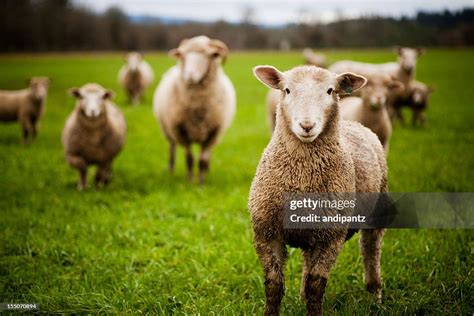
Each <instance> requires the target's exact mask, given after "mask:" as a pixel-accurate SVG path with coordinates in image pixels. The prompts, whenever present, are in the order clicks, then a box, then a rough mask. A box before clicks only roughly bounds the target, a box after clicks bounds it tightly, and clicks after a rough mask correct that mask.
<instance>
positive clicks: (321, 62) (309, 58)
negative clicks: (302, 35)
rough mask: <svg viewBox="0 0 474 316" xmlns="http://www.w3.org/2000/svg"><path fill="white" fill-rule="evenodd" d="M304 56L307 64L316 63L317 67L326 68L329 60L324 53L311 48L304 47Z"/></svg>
mask: <svg viewBox="0 0 474 316" xmlns="http://www.w3.org/2000/svg"><path fill="white" fill-rule="evenodd" d="M303 57H304V61H305V64H307V65H314V66H316V67H321V68H326V65H327V61H326V56H325V55H324V54H320V53H315V52H313V51H312V50H311V48H305V49H303Z"/></svg>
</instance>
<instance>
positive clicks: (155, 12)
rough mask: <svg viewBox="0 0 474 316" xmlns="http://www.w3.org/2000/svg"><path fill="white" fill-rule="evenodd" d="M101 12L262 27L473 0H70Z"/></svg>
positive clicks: (410, 11)
mask: <svg viewBox="0 0 474 316" xmlns="http://www.w3.org/2000/svg"><path fill="white" fill-rule="evenodd" d="M74 2H75V3H76V4H80V5H82V6H86V7H88V8H90V9H92V10H93V11H95V12H98V13H101V12H103V11H105V10H106V9H107V8H109V7H110V6H117V7H120V8H121V9H122V10H123V11H124V12H125V13H126V14H127V15H133V16H137V15H147V16H157V17H166V18H177V19H186V20H194V21H202V22H214V21H217V20H226V21H228V22H240V21H242V19H243V17H244V15H245V12H247V13H248V12H252V14H251V17H252V21H253V22H255V23H258V24H263V25H269V26H271V25H281V24H287V23H298V22H308V23H312V22H322V23H327V22H331V21H334V20H335V19H337V18H338V17H341V16H343V17H359V16H361V15H379V16H392V17H399V16H402V15H405V16H413V15H414V14H415V13H416V12H417V11H419V10H424V11H440V10H444V9H449V10H459V9H462V8H464V7H471V8H472V7H474V0H444V1H441V0H385V1H384V0H325V1H321V0H287V1H281V0H260V1H256V0H254V1H250V0H241V1H237V0H220V1H219V0H199V1H196V0H170V1H165V0H100V1H99V0H74Z"/></svg>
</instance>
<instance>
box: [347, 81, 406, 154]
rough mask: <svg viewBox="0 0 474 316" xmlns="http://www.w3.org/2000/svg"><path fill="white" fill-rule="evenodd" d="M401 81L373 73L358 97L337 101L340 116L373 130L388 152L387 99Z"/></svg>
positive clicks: (388, 118) (401, 87)
mask: <svg viewBox="0 0 474 316" xmlns="http://www.w3.org/2000/svg"><path fill="white" fill-rule="evenodd" d="M403 88H404V86H403V84H402V83H401V82H399V81H396V80H393V79H392V78H391V77H390V76H388V75H374V76H372V77H370V78H369V79H368V81H367V85H366V86H365V87H363V88H362V89H360V97H355V96H354V97H351V96H350V97H346V98H343V99H342V100H340V101H339V108H340V112H341V117H342V118H343V119H345V120H351V121H356V122H359V123H361V124H362V125H364V126H365V127H367V128H370V130H372V132H374V133H375V134H376V135H377V136H378V138H379V139H380V142H381V143H382V145H383V147H384V149H385V153H386V154H387V153H388V147H389V141H390V137H391V135H392V123H391V120H390V116H389V112H388V108H387V107H388V103H387V102H388V99H389V98H390V95H391V93H393V91H394V90H400V89H403Z"/></svg>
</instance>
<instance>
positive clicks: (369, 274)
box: [360, 229, 384, 303]
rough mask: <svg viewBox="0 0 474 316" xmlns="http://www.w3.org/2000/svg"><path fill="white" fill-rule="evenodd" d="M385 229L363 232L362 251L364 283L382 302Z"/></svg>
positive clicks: (361, 239) (365, 230)
mask: <svg viewBox="0 0 474 316" xmlns="http://www.w3.org/2000/svg"><path fill="white" fill-rule="evenodd" d="M383 235H384V229H364V230H362V231H361V238H360V250H361V253H362V259H363V262H364V282H365V287H366V289H367V291H369V292H370V293H373V294H375V296H376V297H377V301H378V302H379V303H380V302H381V301H382V280H381V274H380V256H381V254H382V239H383Z"/></svg>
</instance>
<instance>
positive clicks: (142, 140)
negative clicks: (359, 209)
mask: <svg viewBox="0 0 474 316" xmlns="http://www.w3.org/2000/svg"><path fill="white" fill-rule="evenodd" d="M325 53H326V54H327V56H328V57H329V59H330V61H336V60H340V59H355V60H360V61H368V62H384V61H391V60H394V59H395V54H393V53H391V52H390V51H389V50H353V51H325ZM145 57H146V58H147V60H148V61H149V62H150V63H151V65H152V67H153V69H154V71H155V74H156V77H157V78H155V82H154V84H153V89H150V90H149V91H148V94H147V98H146V101H145V102H143V103H142V104H141V105H139V106H137V107H133V106H131V105H128V104H127V101H126V98H125V94H124V92H123V91H122V90H121V89H120V88H119V86H118V83H117V72H118V70H119V68H120V66H121V64H122V54H118V53H117V54H99V55H88V54H61V55H59V54H58V55H54V54H50V55H6V56H1V57H0V87H1V89H19V88H23V87H24V86H25V85H26V83H25V80H26V79H27V78H28V77H30V76H32V75H47V76H50V77H51V78H52V83H51V87H50V92H49V96H48V100H47V105H46V113H45V116H44V117H43V119H42V121H41V122H40V130H39V137H38V139H36V141H34V142H33V143H32V144H31V145H30V146H24V145H22V144H21V143H20V128H19V126H18V125H16V124H13V125H5V124H2V125H0V217H1V221H0V245H1V246H0V302H1V303H7V302H16V303H28V302H35V303H38V304H40V310H41V311H44V312H47V311H51V312H53V311H54V312H65V313H69V312H78V313H107V314H110V313H143V314H145V313H159V314H172V313H174V314H202V315H208V314H226V315H233V314H236V315H240V314H247V315H252V314H255V313H258V314H260V313H261V312H262V311H263V307H264V300H265V296H264V287H263V273H262V270H261V267H260V263H259V262H258V258H257V256H256V254H255V251H254V249H253V245H252V229H251V223H250V218H249V214H248V211H247V207H246V203H247V196H248V191H249V187H250V183H251V181H252V178H253V175H254V172H255V169H256V166H257V164H258V161H259V159H260V156H261V153H262V151H263V149H264V148H265V145H266V144H267V142H268V140H269V137H270V132H269V128H268V123H267V121H266V109H265V101H264V99H265V94H266V92H267V90H266V89H265V88H264V87H263V86H262V85H261V84H260V83H258V82H257V80H256V79H255V78H254V77H253V75H252V72H251V69H252V67H253V66H255V65H258V64H270V65H275V66H277V67H279V68H280V69H282V70H285V69H288V68H290V67H292V66H294V65H297V64H299V63H301V62H302V57H301V54H300V52H299V51H298V52H296V51H295V52H289V53H276V52H236V53H233V54H232V53H231V55H230V58H229V60H228V62H227V64H226V65H225V68H224V69H225V71H226V73H227V74H228V75H229V77H230V78H231V80H232V81H233V83H234V86H235V88H236V91H237V113H236V116H235V119H234V122H233V124H232V125H231V127H230V129H229V130H228V132H227V133H226V134H225V136H224V138H223V139H222V142H221V143H220V144H219V145H217V146H216V147H215V150H214V152H213V158H212V160H211V170H210V173H209V175H208V177H207V179H206V182H205V184H204V185H203V186H197V185H196V184H190V183H188V182H187V180H186V177H185V162H184V157H183V155H184V154H183V151H182V149H180V150H178V152H177V154H178V155H177V157H178V159H177V170H176V173H175V174H174V175H170V174H169V173H168V171H167V159H168V145H167V143H166V141H165V139H164V137H163V134H162V132H161V130H160V129H159V126H158V124H157V123H156V121H155V118H154V117H153V115H152V109H151V103H152V95H153V91H154V87H156V85H157V83H158V81H159V78H160V77H161V75H162V74H163V72H164V71H165V70H166V69H167V68H168V67H170V66H171V65H172V64H173V63H174V60H173V59H171V58H169V57H168V56H167V55H166V54H149V55H146V56H145ZM473 57H474V51H473V50H434V49H428V51H427V54H426V55H425V56H422V57H420V59H419V63H418V70H417V78H418V79H419V80H421V81H423V82H426V83H430V84H435V85H436V91H435V92H434V94H433V95H432V99H431V104H430V108H429V109H428V112H427V127H426V128H413V127H411V126H410V124H408V125H407V126H400V124H398V125H397V126H395V128H394V134H393V136H392V140H391V144H390V153H389V157H388V166H389V189H390V190H391V191H396V192H413V191H420V192H435V191H448V192H453V191H458V192H467V191H474V151H473V148H474V147H473V145H474V107H473V105H474V102H473V99H474V90H472V83H471V81H472V78H471V76H472V74H473V73H474V58H473ZM86 82H98V83H100V84H101V85H103V86H104V87H107V88H111V89H113V90H115V91H116V92H117V96H116V99H115V102H116V103H117V104H118V105H119V106H120V108H121V109H122V110H123V112H124V114H125V116H126V119H127V122H128V139H127V144H126V146H125V149H124V151H123V152H122V153H121V154H120V155H119V157H118V159H117V160H116V161H115V163H114V174H113V178H112V181H111V183H110V184H109V186H108V187H106V188H104V189H101V190H95V189H93V188H89V189H88V190H86V191H85V192H78V191H76V181H77V177H78V175H77V172H76V171H75V170H73V169H71V168H69V167H68V166H67V164H66V162H65V160H64V157H63V151H62V146H61V142H60V133H61V130H62V128H63V125H64V121H65V119H66V117H67V115H68V114H69V112H70V111H71V110H72V108H73V104H74V100H73V98H71V97H70V96H68V94H67V93H66V89H68V88H70V87H73V86H80V85H82V84H84V83H86ZM409 114H411V113H408V112H406V113H405V116H406V118H407V119H409V118H410V116H409ZM408 121H409V120H408ZM89 176H90V177H92V174H91V173H90V174H89ZM473 236H474V233H473V231H472V230H471V231H469V230H467V231H461V230H426V229H424V230H423V229H420V230H389V231H388V232H387V233H386V235H385V239H384V247H383V254H382V273H383V290H384V297H383V301H384V302H383V304H382V305H377V304H375V302H374V300H373V299H372V297H371V296H370V295H369V294H367V293H366V291H365V289H364V285H363V280H362V264H361V259H360V255H359V249H358V238H359V237H358V236H357V235H356V236H355V237H354V238H352V239H351V240H350V241H349V242H347V243H346V245H345V248H344V250H343V252H342V254H341V255H340V257H339V258H338V261H337V264H336V266H335V267H334V269H333V270H332V272H331V276H330V278H329V282H328V287H327V290H326V296H325V302H324V309H325V311H326V313H327V314H336V313H337V314H347V315H352V314H354V313H355V312H359V313H364V314H367V313H369V312H370V313H376V314H402V313H403V314H426V313H428V314H472V313H473V312H474V309H473V306H474V299H473V297H474V288H473V287H474V281H473V270H472V269H473V262H474V261H473V253H474V250H473V249H474V240H473ZM285 272H286V295H285V298H284V300H283V303H282V313H283V314H285V315H295V314H303V313H304V312H305V306H304V303H303V302H302V301H301V300H300V298H299V285H300V282H301V256H300V251H299V250H294V249H292V250H291V251H290V256H289V261H288V264H287V267H286V270H285Z"/></svg>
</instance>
